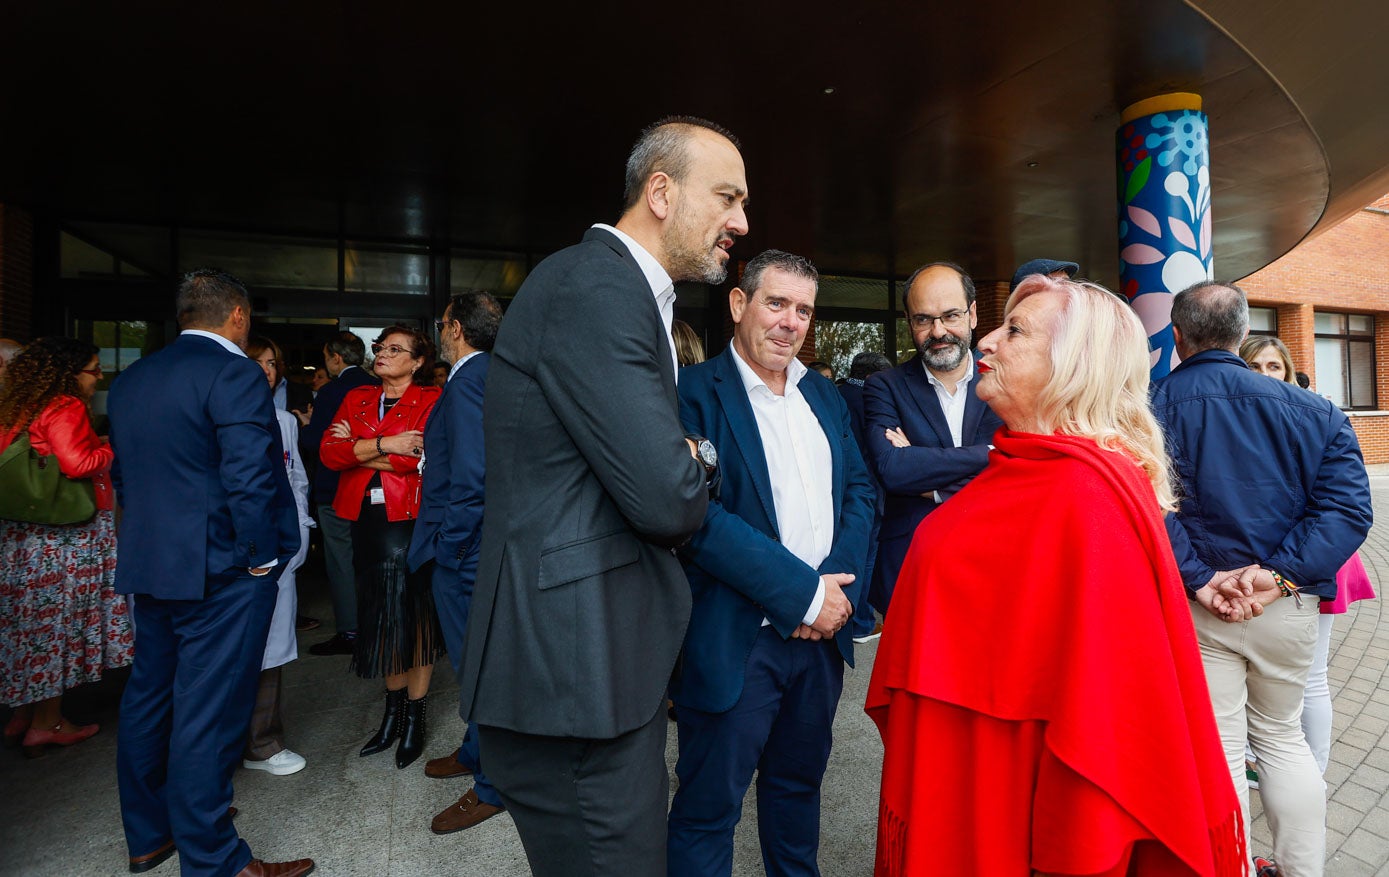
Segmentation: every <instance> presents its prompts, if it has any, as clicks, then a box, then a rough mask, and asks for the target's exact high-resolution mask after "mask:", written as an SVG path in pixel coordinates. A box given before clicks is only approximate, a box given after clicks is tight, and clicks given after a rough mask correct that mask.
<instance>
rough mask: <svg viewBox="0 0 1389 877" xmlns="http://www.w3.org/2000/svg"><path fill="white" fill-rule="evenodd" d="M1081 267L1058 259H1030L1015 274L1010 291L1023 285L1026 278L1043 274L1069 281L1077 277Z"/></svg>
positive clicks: (1009, 285)
mask: <svg viewBox="0 0 1389 877" xmlns="http://www.w3.org/2000/svg"><path fill="white" fill-rule="evenodd" d="M1079 270H1080V266H1079V265H1077V264H1076V263H1075V262H1058V261H1057V260H1056V259H1029V260H1028V261H1026V262H1023V263H1022V264H1021V265H1019V266H1018V270H1017V271H1015V272H1013V282H1012V283H1010V284H1008V291H1009V292H1012V291H1013V290H1015V289H1017V288H1018V284H1019V283H1022V280H1023V278H1024V277H1028V276H1030V275H1032V274H1041V275H1043V276H1045V277H1051V278H1053V279H1055V280H1069V279H1070V278H1072V277H1074V276H1076V272H1077V271H1079Z"/></svg>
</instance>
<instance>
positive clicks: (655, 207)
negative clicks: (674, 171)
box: [646, 171, 675, 222]
mask: <svg viewBox="0 0 1389 877" xmlns="http://www.w3.org/2000/svg"><path fill="white" fill-rule="evenodd" d="M674 200H675V181H674V180H672V179H671V178H670V174H667V173H666V172H665V171H656V173H654V174H652V175H651V176H650V177H649V178H648V179H647V181H646V209H647V210H650V211H651V215H652V216H654V217H656V218H657V219H659V220H661V221H663V222H664V221H665V219H666V217H668V216H670V212H671V209H672V205H673V204H674Z"/></svg>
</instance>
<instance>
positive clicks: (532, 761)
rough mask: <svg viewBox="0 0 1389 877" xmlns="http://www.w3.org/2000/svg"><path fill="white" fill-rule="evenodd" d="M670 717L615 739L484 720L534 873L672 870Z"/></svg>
mask: <svg viewBox="0 0 1389 877" xmlns="http://www.w3.org/2000/svg"><path fill="white" fill-rule="evenodd" d="M666 722H667V719H666V711H665V710H664V709H657V710H656V711H655V715H653V716H652V717H651V720H650V721H648V722H647V723H646V724H645V725H642V726H641V727H640V728H637V729H636V730H634V731H629V732H627V733H626V734H623V735H622V736H620V737H615V738H613V739H611V740H588V739H582V738H575V737H542V736H537V735H534V734H522V733H519V732H517V731H510V730H507V729H505V728H497V727H493V726H489V725H482V726H480V727H479V728H478V734H479V737H480V739H481V742H482V755H483V759H484V760H485V761H486V762H487V770H488V772H489V773H490V774H491V775H492V779H493V781H494V782H495V783H496V784H497V788H498V790H500V791H501V796H502V800H503V801H504V802H505V803H506V808H507V809H508V810H509V811H511V817H512V819H513V820H514V821H515V823H516V832H517V833H518V834H520V835H521V843H522V845H523V846H524V847H525V848H526V859H527V860H528V861H529V862H530V868H531V874H533V875H534V877H662V875H664V874H665V873H666V798H667V788H668V782H669V780H668V777H667V775H666V759H665V749H666Z"/></svg>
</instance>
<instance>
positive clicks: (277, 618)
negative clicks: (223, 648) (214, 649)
mask: <svg viewBox="0 0 1389 877" xmlns="http://www.w3.org/2000/svg"><path fill="white" fill-rule="evenodd" d="M246 355H247V356H249V357H250V358H251V359H253V360H255V361H256V362H257V363H258V364H259V365H260V367H261V368H263V369H264V370H265V377H266V380H268V381H269V382H270V387H271V388H272V389H273V388H274V387H275V386H276V385H277V384H278V383H279V381H280V373H281V371H282V366H281V364H282V362H283V360H282V358H281V354H280V348H279V346H278V345H277V344H275V342H273V341H271V340H269V339H268V338H252V339H251V342H250V343H249V344H247V345H246ZM275 418H276V421H277V422H278V424H279V427H280V443H281V444H282V445H283V446H284V452H285V469H286V472H287V474H288V475H289V486H290V489H291V490H292V491H293V493H294V505H295V508H296V509H297V510H298V512H299V552H298V553H297V554H295V555H294V557H292V558H290V561H289V563H287V564H285V568H284V571H282V572H281V573H280V581H279V591H278V593H277V594H276V596H275V614H274V615H273V616H271V618H270V635H269V637H268V638H267V639H266V643H265V657H264V658H263V659H262V661H261V672H260V685H259V687H258V688H257V690H256V708H255V711H254V712H253V713H252V714H251V728H250V732H249V733H248V735H247V738H246V751H245V753H244V755H243V757H242V762H241V763H242V765H243V766H245V767H248V768H250V769H252V770H263V771H266V772H268V773H270V774H272V775H275V776H286V775H288V774H292V773H298V772H299V771H301V770H303V769H304V766H305V765H306V764H307V762H306V761H305V760H304V756H302V755H300V754H299V753H297V752H295V751H293V750H292V749H289V748H287V747H286V746H285V743H284V723H283V721H282V719H281V717H280V688H281V686H280V667H281V666H283V665H285V664H288V663H289V662H290V661H293V660H294V659H295V658H297V657H298V656H299V641H298V637H296V635H295V632H294V620H295V616H296V613H297V611H298V604H299V599H298V596H297V595H296V593H295V589H294V582H295V578H296V575H295V573H296V571H297V570H298V569H299V567H300V566H302V565H303V563H304V556H305V555H306V554H307V553H308V551H309V527H312V526H313V525H314V524H313V519H312V518H310V517H309V478H308V474H307V473H306V472H305V471H304V466H303V461H301V460H300V459H299V420H298V418H296V417H295V416H294V415H293V414H290V413H289V412H288V411H281V410H279V409H276V411H275Z"/></svg>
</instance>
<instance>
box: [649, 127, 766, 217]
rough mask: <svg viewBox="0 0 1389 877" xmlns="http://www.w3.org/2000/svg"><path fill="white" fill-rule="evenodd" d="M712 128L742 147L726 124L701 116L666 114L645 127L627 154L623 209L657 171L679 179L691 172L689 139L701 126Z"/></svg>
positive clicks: (739, 147)
mask: <svg viewBox="0 0 1389 877" xmlns="http://www.w3.org/2000/svg"><path fill="white" fill-rule="evenodd" d="M701 128H702V129H704V130H706V131H712V132H713V133H715V134H717V135H719V136H720V137H723V138H724V139H726V140H727V141H728V142H730V143H732V144H733V147H734V148H735V149H738V150H740V151H741V149H742V147H741V146H739V144H738V138H737V137H734V136H733V135H732V134H731V133H730V132H729V131H728V129H727V128H725V127H723V126H722V125H719V124H717V123H716V122H711V121H709V120H708V119H701V118H700V117H698V116H666V117H665V118H664V119H660V120H658V121H656V122H653V123H652V124H650V125H647V126H646V128H644V129H642V132H641V136H640V137H638V138H637V142H636V144H635V145H634V146H633V147H632V151H631V153H629V154H628V156H627V176H626V182H625V185H624V186H623V190H622V209H623V210H630V209H631V208H632V207H634V206H636V205H637V204H638V203H639V202H640V201H641V195H642V191H643V190H645V188H646V181H647V180H649V179H651V175H652V174H654V173H656V172H657V171H662V172H664V173H666V174H669V175H670V178H671V179H672V180H675V181H676V182H677V183H679V182H683V181H684V179H685V177H686V175H687V174H689V172H690V149H689V144H690V139H691V138H692V137H694V135H695V133H696V132H697V131H698V130H699V129H701Z"/></svg>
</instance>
